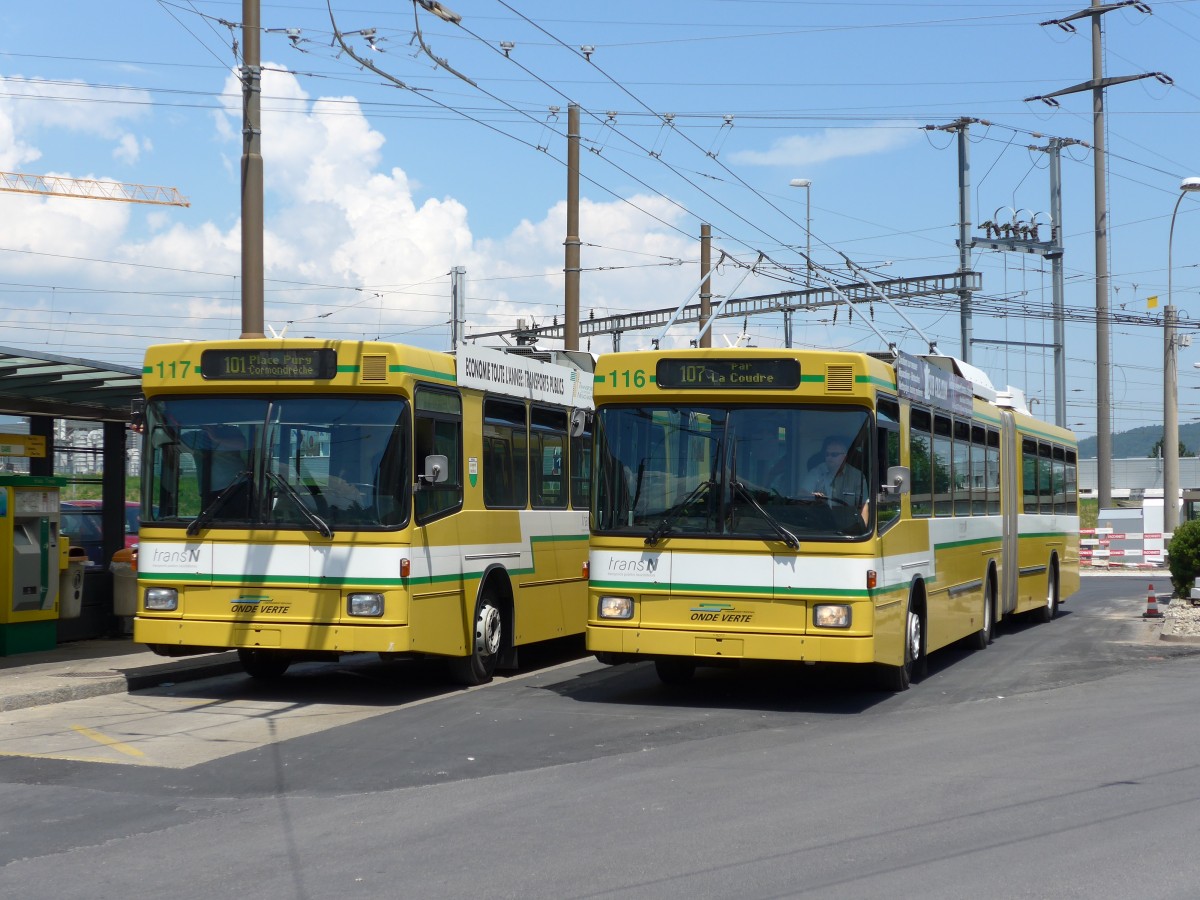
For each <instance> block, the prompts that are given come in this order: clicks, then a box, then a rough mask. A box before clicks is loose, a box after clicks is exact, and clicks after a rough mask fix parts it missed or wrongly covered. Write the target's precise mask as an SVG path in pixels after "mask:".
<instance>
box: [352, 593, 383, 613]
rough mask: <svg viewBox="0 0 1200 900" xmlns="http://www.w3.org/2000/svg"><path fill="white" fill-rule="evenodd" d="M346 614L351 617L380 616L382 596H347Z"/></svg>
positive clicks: (376, 594)
mask: <svg viewBox="0 0 1200 900" xmlns="http://www.w3.org/2000/svg"><path fill="white" fill-rule="evenodd" d="M346 612H347V613H348V614H349V615H352V616H382V615H383V594H378V593H375V594H349V595H348V596H347V597H346Z"/></svg>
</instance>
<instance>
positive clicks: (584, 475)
mask: <svg viewBox="0 0 1200 900" xmlns="http://www.w3.org/2000/svg"><path fill="white" fill-rule="evenodd" d="M551 355H552V356H554V357H555V360H554V361H544V360H539V359H534V358H529V357H527V356H522V355H517V354H510V353H504V352H501V351H498V350H489V349H486V348H482V347H473V346H467V347H463V348H460V349H459V350H458V352H457V353H456V354H454V355H450V354H445V353H437V352H433V351H428V350H421V349H415V348H411V347H405V346H401V345H398V344H390V343H381V342H360V341H338V340H330V341H319V340H311V339H305V340H293V339H287V340H282V339H278V340H277V339H258V340H238V341H231V342H224V343H217V342H206V343H192V344H171V345H162V346H155V347H151V348H150V349H149V350H148V351H147V354H146V360H145V365H144V370H143V385H144V392H145V416H144V423H143V429H144V435H143V441H144V444H143V460H144V464H143V476H142V478H143V482H142V498H143V500H142V510H141V515H142V519H141V522H142V525H141V534H140V547H139V551H138V558H137V565H138V593H139V597H138V610H137V615H136V617H135V620H134V639H135V640H136V641H139V642H142V643H144V644H147V645H149V646H150V647H151V648H153V649H154V650H155V651H157V652H158V653H161V654H164V655H168V656H176V655H184V654H188V653H195V652H203V651H211V650H220V649H227V648H236V649H237V651H238V653H239V656H240V658H241V661H242V664H243V665H244V667H245V668H246V670H247V671H248V672H249V673H250V674H251V675H253V676H256V677H275V676H279V675H282V674H283V672H284V671H285V670H286V669H287V667H288V666H289V664H291V663H292V662H295V661H298V660H311V659H329V658H336V657H337V656H338V655H340V654H343V653H351V652H363V651H368V652H377V653H379V654H380V655H381V656H383V657H385V658H389V657H393V656H395V657H403V656H431V657H444V658H446V659H447V660H448V661H449V665H450V669H451V673H452V675H453V676H454V677H455V678H456V679H457V680H458V681H461V682H464V683H471V684H474V683H480V682H484V681H486V680H488V679H489V678H490V677H491V675H492V673H493V671H494V670H495V668H496V667H497V666H498V665H500V666H504V665H511V664H515V655H516V648H517V647H518V646H520V645H523V644H527V643H530V642H534V641H543V640H547V639H551V638H558V637H563V636H567V635H581V634H582V633H583V631H584V626H585V622H586V619H587V612H586V605H587V581H586V575H585V571H586V562H587V552H588V548H587V541H588V529H587V522H588V502H589V501H588V489H589V481H588V474H589V471H590V465H591V460H590V452H591V435H590V430H589V429H590V417H591V405H592V404H591V395H592V371H591V370H592V357H591V356H590V355H588V354H579V353H564V352H558V353H554V354H551Z"/></svg>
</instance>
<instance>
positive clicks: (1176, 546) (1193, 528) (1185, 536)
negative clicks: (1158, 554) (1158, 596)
mask: <svg viewBox="0 0 1200 900" xmlns="http://www.w3.org/2000/svg"><path fill="white" fill-rule="evenodd" d="M1167 567H1168V568H1169V569H1170V570H1171V587H1172V588H1174V592H1175V593H1174V596H1176V597H1187V596H1190V595H1191V592H1192V587H1193V586H1194V585H1195V583H1196V576H1197V575H1200V519H1192V520H1191V521H1189V522H1184V523H1183V524H1181V525H1180V526H1179V527H1178V528H1176V529H1175V534H1174V536H1173V537H1172V538H1171V543H1170V544H1169V545H1168V546H1167Z"/></svg>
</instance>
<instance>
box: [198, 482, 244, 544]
mask: <svg viewBox="0 0 1200 900" xmlns="http://www.w3.org/2000/svg"><path fill="white" fill-rule="evenodd" d="M250 474H251V473H250V470H249V469H247V470H246V471H244V472H238V474H237V477H236V478H234V479H233V481H231V482H229V485H228V486H227V487H226V488H225V490H223V491H221V493H219V494H217V496H216V497H214V498H213V502H212V503H210V504H208V506H206V507H205V508H204V509H202V510H201V511H200V515H198V516H196V518H194V519H192V524H191V525H189V526H188V527H187V533H188V535H189V536H191V535H197V534H199V533H200V529H201V528H203V527H204V526H205V525H207V524H208V523H209V522H211V521H212V520H213V517H214V516H216V514H217V512H218V511H219V510H220V509H221V507H223V506H224V505H225V503H226V501H228V500H229V498H230V497H232V496H233V495H234V493H235V492H236V491H237V489H238V488H240V487H241V486H242V485H244V484H245V483H246V482H247V481H249V480H250Z"/></svg>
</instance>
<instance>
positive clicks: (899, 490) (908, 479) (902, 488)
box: [883, 466, 912, 494]
mask: <svg viewBox="0 0 1200 900" xmlns="http://www.w3.org/2000/svg"><path fill="white" fill-rule="evenodd" d="M911 490H912V473H911V472H910V471H909V469H908V466H888V470H887V482H886V483H885V484H884V485H883V492H884V493H885V494H907V493H908V492H909V491H911Z"/></svg>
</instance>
